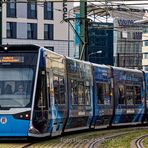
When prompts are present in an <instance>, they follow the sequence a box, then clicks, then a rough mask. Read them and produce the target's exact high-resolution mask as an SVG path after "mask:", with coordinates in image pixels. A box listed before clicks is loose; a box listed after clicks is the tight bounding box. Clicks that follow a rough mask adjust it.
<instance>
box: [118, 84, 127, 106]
mask: <svg viewBox="0 0 148 148" xmlns="http://www.w3.org/2000/svg"><path fill="white" fill-rule="evenodd" d="M118 93H119V104H126V101H125V90H124V85H123V84H120V85H119V87H118Z"/></svg>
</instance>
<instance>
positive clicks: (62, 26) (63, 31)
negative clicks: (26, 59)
mask: <svg viewBox="0 0 148 148" xmlns="http://www.w3.org/2000/svg"><path fill="white" fill-rule="evenodd" d="M23 1H24V0H23ZM53 5H54V19H53V20H44V9H43V8H44V7H43V5H42V4H38V5H37V18H38V19H27V11H26V10H27V4H26V3H17V18H7V17H6V3H4V4H3V5H2V20H3V21H2V22H3V24H2V28H3V29H2V36H3V39H2V43H3V44H37V45H40V46H51V47H54V51H55V52H57V53H59V54H63V55H66V56H67V55H68V40H70V56H71V57H73V56H74V32H73V31H72V28H70V38H69V39H68V23H67V22H64V21H63V20H62V18H63V12H62V9H63V3H59V2H57V3H56V2H55V3H54V4H53ZM72 8H73V3H68V10H70V9H72ZM7 22H16V23H17V26H18V29H17V39H8V38H7V37H6V24H7ZM27 23H37V28H38V29H37V40H30V39H27V38H26V34H27V31H26V29H27ZM44 24H54V40H44ZM21 28H22V30H21ZM20 31H22V32H20ZM25 31H26V33H25ZM21 34H23V35H22V36H21Z"/></svg>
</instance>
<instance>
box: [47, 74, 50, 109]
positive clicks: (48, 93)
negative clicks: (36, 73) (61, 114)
mask: <svg viewBox="0 0 148 148" xmlns="http://www.w3.org/2000/svg"><path fill="white" fill-rule="evenodd" d="M47 95H48V105H49V107H50V77H49V73H47Z"/></svg>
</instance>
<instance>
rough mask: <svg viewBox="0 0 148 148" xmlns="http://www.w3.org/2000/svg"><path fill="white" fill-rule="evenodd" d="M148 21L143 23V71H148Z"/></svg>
mask: <svg viewBox="0 0 148 148" xmlns="http://www.w3.org/2000/svg"><path fill="white" fill-rule="evenodd" d="M147 25H148V20H144V22H143V34H142V41H143V46H142V54H143V58H142V66H143V70H145V71H148V26H147Z"/></svg>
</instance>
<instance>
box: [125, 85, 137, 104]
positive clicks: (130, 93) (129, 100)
mask: <svg viewBox="0 0 148 148" xmlns="http://www.w3.org/2000/svg"><path fill="white" fill-rule="evenodd" d="M127 87H128V89H127ZM128 90H129V91H128ZM132 90H133V91H132ZM125 92H126V104H127V105H134V97H135V96H134V86H131V85H125Z"/></svg>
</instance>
